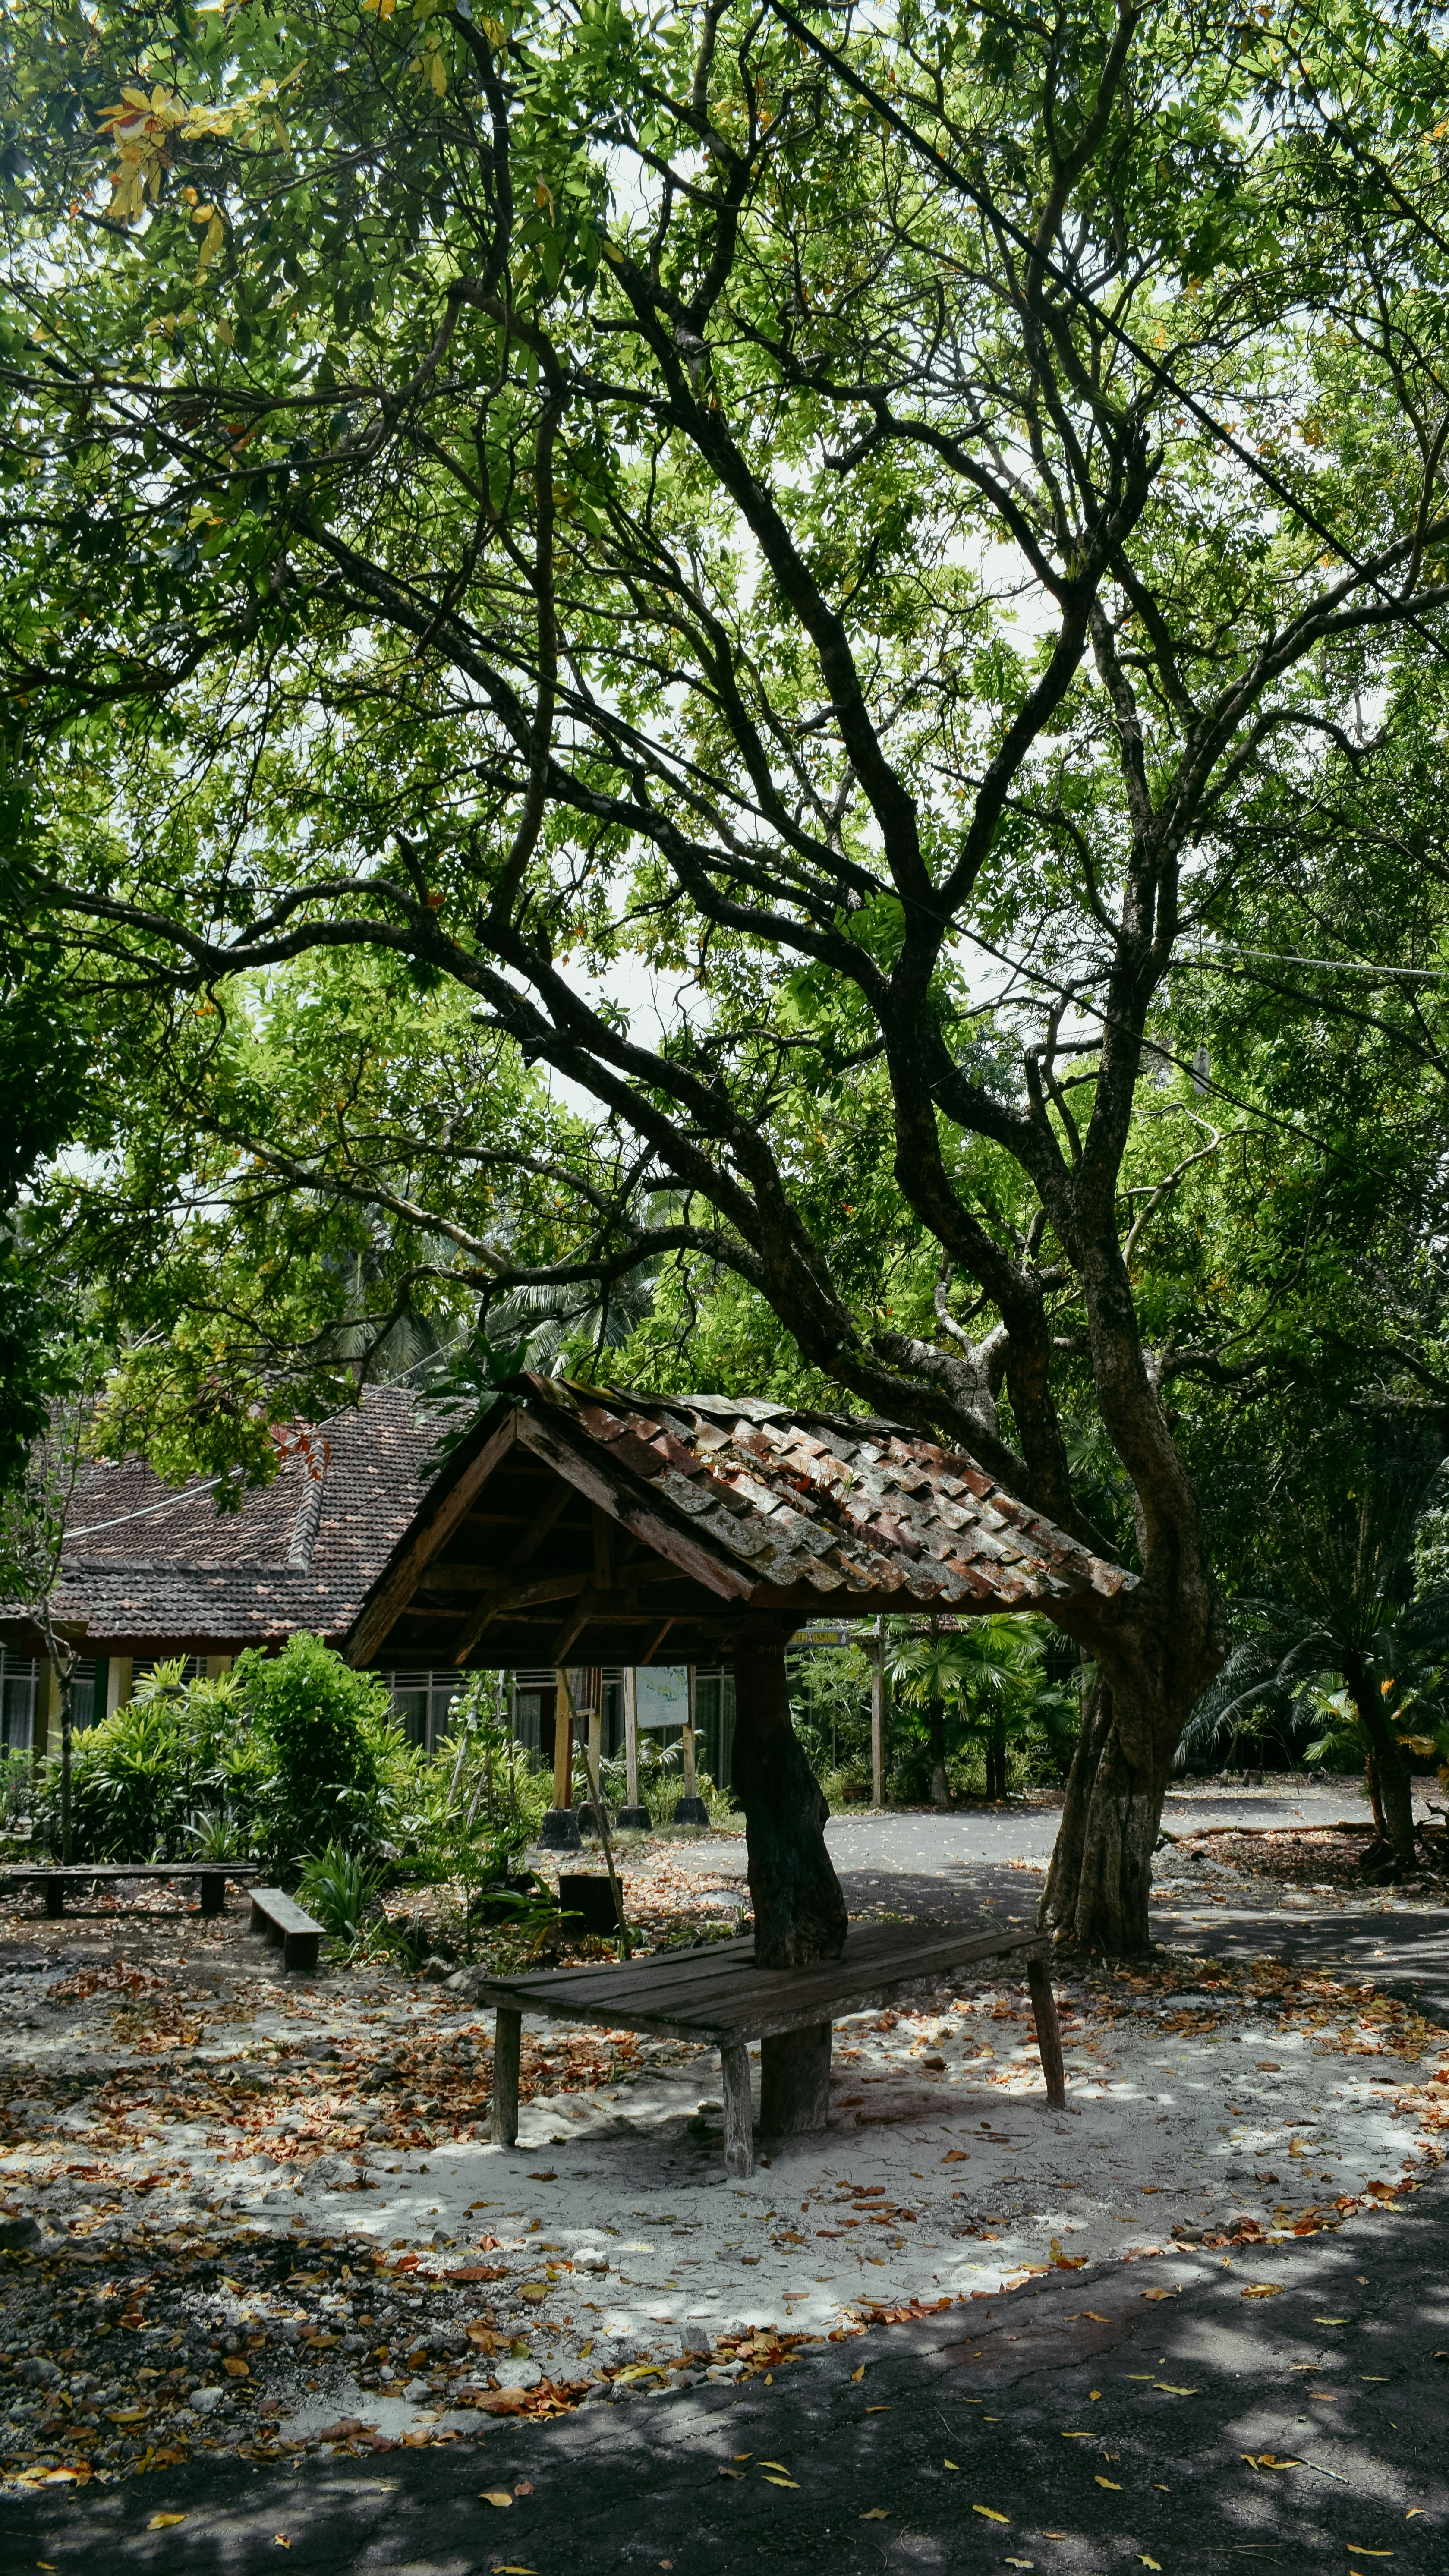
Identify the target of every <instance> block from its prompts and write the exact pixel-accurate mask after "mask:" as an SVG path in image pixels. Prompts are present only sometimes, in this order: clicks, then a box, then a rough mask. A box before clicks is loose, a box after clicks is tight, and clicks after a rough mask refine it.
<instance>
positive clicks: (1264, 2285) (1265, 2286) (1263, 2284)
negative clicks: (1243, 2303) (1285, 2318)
mask: <svg viewBox="0 0 1449 2576" xmlns="http://www.w3.org/2000/svg"><path fill="white" fill-rule="evenodd" d="M1282 2295H1283V2284H1282V2282H1281V2281H1250V2282H1249V2283H1248V2286H1247V2288H1246V2290H1244V2292H1243V2297H1244V2298H1245V2299H1278V2298H1281V2297H1282Z"/></svg>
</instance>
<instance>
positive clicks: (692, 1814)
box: [674, 1664, 709, 1825]
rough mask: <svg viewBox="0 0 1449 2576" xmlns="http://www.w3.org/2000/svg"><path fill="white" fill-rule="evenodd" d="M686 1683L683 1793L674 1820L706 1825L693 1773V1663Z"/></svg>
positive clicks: (676, 1807) (706, 1811) (706, 1814)
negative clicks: (686, 1705)
mask: <svg viewBox="0 0 1449 2576" xmlns="http://www.w3.org/2000/svg"><path fill="white" fill-rule="evenodd" d="M688 1684H689V1714H688V1716H687V1717H686V1719H685V1721H684V1795H683V1797H682V1798H677V1799H676V1800H675V1805H674V1821H675V1823H676V1824H677V1825H707V1824H708V1823H709V1809H708V1807H707V1806H706V1805H705V1803H704V1800H703V1798H701V1796H700V1795H699V1788H698V1783H697V1779H696V1775H695V1754H694V1748H695V1733H694V1666H693V1664H691V1665H690V1666H689V1668H688Z"/></svg>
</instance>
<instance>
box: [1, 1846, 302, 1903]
mask: <svg viewBox="0 0 1449 2576" xmlns="http://www.w3.org/2000/svg"><path fill="white" fill-rule="evenodd" d="M255 1876H256V1871H255V1868H254V1867H252V1866H249V1865H248V1864H247V1863H245V1862H243V1863H241V1864H237V1863H235V1862H232V1861H225V1862H220V1861H196V1860H168V1861H140V1862H138V1861H128V1860H115V1861H91V1860H87V1861H70V1862H68V1863H66V1864H64V1865H62V1864H61V1863H60V1862H58V1861H52V1862H38V1863H37V1864H36V1865H35V1866H34V1867H27V1868H23V1869H5V1870H0V1886H3V1888H4V1889H5V1892H6V1894H7V1895H11V1894H13V1893H14V1892H15V1891H16V1890H17V1889H20V1888H26V1887H38V1888H39V1889H40V1891H41V1894H42V1895H43V1896H44V1898H45V1910H46V1913H47V1914H49V1915H51V1916H55V1915H58V1914H64V1912H65V1898H66V1890H67V1889H68V1888H70V1889H72V1890H74V1889H75V1888H78V1887H91V1886H98V1885H105V1884H107V1883H111V1884H114V1883H115V1882H116V1881H117V1880H124V1879H133V1878H142V1879H171V1878H194V1879H195V1880H196V1882H197V1885H198V1889H199V1891H200V1899H201V1911H202V1913H203V1914H220V1912H221V1910H222V1907H223V1906H224V1904H225V1903H226V1883H227V1880H228V1879H231V1880H232V1881H233V1882H234V1883H235V1885H236V1886H238V1887H245V1886H246V1885H247V1884H248V1882H249V1881H250V1880H251V1879H253V1878H254V1877H255Z"/></svg>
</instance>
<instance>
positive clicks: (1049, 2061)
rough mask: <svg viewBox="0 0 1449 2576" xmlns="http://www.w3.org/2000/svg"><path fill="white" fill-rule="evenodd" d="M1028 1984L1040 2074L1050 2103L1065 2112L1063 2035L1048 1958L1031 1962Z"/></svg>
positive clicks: (1029, 1963) (1053, 2107) (1028, 1966)
mask: <svg viewBox="0 0 1449 2576" xmlns="http://www.w3.org/2000/svg"><path fill="white" fill-rule="evenodd" d="M1026 1981H1027V1984H1028V1986H1029V1987H1030V1989H1031V2010H1032V2018H1033V2020H1034V2021H1035V2023H1036V2044H1037V2047H1038V2048H1039V2049H1040V2051H1041V2071H1042V2073H1043V2075H1044V2076H1045V2077H1046V2090H1047V2100H1048V2102H1049V2103H1050V2104H1051V2107H1052V2109H1053V2110H1054V2111H1065V2109H1066V2107H1067V2070H1066V2068H1065V2066H1064V2065H1063V2064H1062V2034H1061V2027H1060V2025H1059V2023H1058V2021H1057V2005H1056V1997H1055V1995H1054V1994H1053V1993H1052V1972H1051V1969H1050V1967H1049V1966H1048V1964H1047V1962H1046V1960H1045V1959H1028V1961H1027V1963H1026Z"/></svg>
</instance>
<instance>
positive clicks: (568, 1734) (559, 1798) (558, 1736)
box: [539, 1666, 583, 1851]
mask: <svg viewBox="0 0 1449 2576" xmlns="http://www.w3.org/2000/svg"><path fill="white" fill-rule="evenodd" d="M553 1678H554V1717H553V1805H552V1807H551V1808H550V1809H549V1811H548V1814H547V1815H546V1816H545V1817H544V1820H543V1829H542V1832H541V1833H540V1835H539V1840H540V1842H541V1843H542V1844H543V1847H544V1850H545V1851H581V1850H582V1849H583V1841H582V1837H581V1836H580V1833H579V1828H578V1819H577V1817H576V1816H575V1814H574V1707H573V1700H572V1698H571V1696H570V1693H569V1677H568V1674H567V1673H566V1672H564V1671H562V1670H561V1669H560V1668H559V1667H557V1666H555V1669H554V1677H553Z"/></svg>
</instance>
